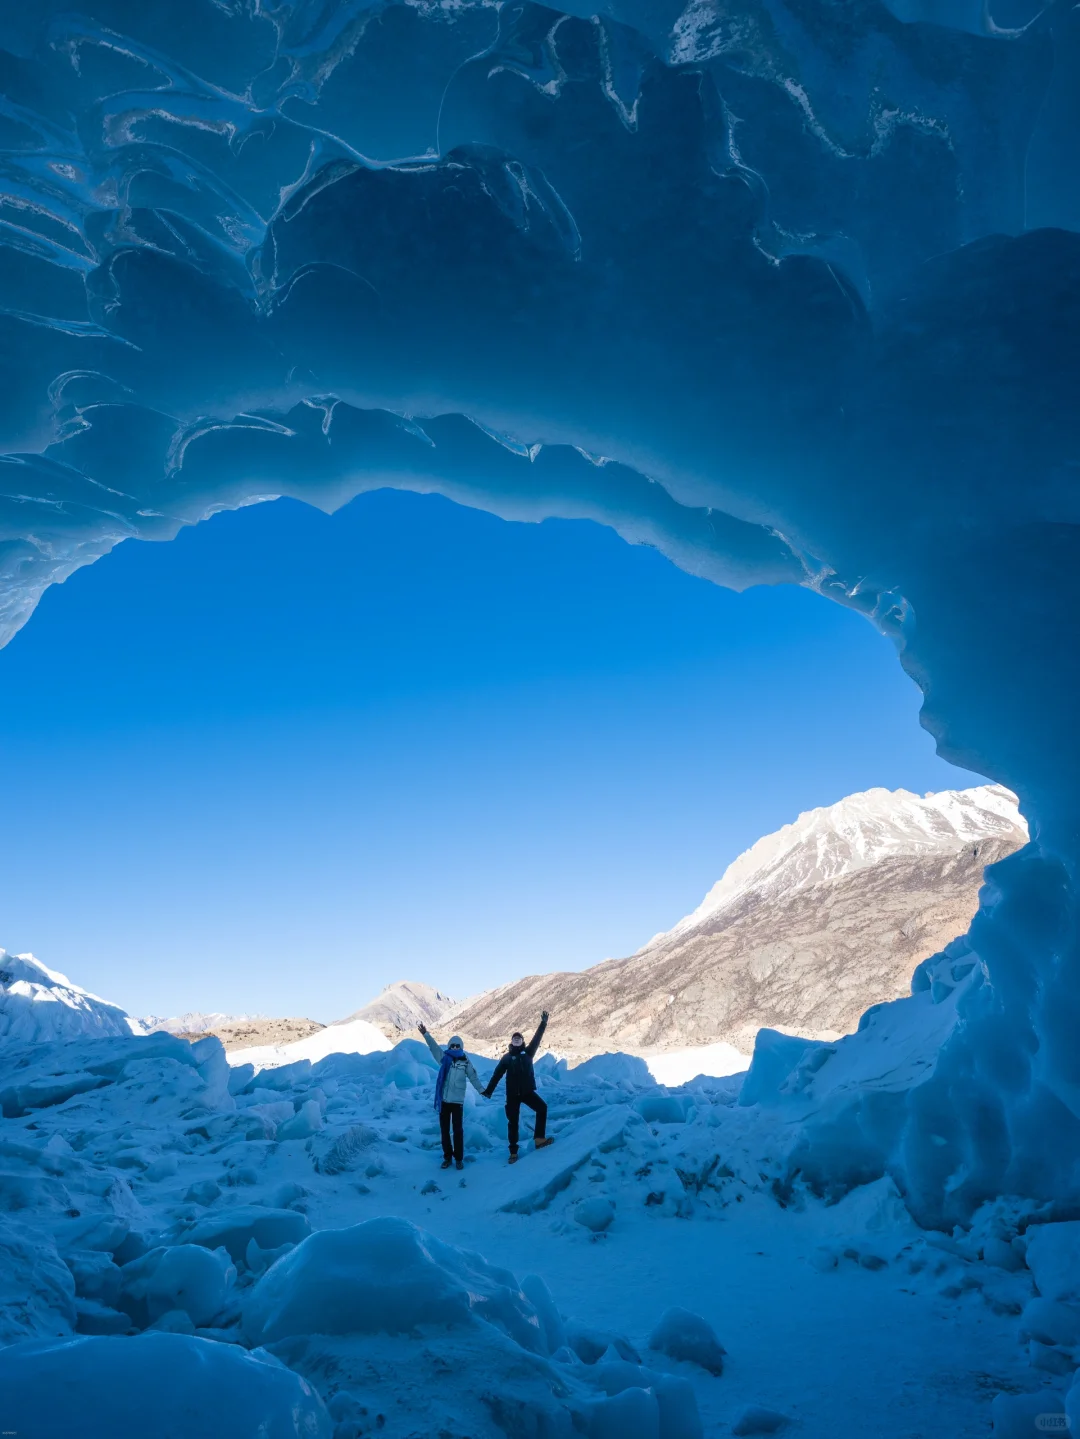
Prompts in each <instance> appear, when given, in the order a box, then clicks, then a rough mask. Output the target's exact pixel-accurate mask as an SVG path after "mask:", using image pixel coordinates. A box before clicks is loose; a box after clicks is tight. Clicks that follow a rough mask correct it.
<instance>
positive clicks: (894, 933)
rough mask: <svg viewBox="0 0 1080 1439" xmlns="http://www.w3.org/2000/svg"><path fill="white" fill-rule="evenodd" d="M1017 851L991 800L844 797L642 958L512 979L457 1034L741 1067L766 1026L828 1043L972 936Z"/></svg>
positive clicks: (791, 828)
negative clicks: (725, 1047)
mask: <svg viewBox="0 0 1080 1439" xmlns="http://www.w3.org/2000/svg"><path fill="white" fill-rule="evenodd" d="M1026 839H1027V829H1026V826H1025V824H1024V821H1023V818H1022V817H1021V816H1020V814H1019V812H1018V810H1017V808H1016V801H1015V798H1014V796H1013V795H1011V794H1010V793H1009V791H1008V790H1005V789H1003V788H1001V787H1000V786H997V785H986V786H981V787H979V788H977V789H970V790H962V791H956V790H948V791H944V792H942V793H940V794H931V795H926V796H925V797H922V798H920V797H919V796H917V795H913V794H910V793H908V792H907V791H905V790H897V791H895V792H890V791H888V790H883V789H875V790H868V791H867V792H866V793H864V794H856V795H850V796H849V797H848V798H847V799H844V800H841V801H840V802H839V803H838V804H835V805H830V806H828V807H826V808H822V809H816V810H811V811H809V812H808V813H807V814H803V815H800V816H799V818H798V820H797V821H796V822H795V823H794V824H790V825H785V826H784V828H783V829H781V830H778V831H777V832H776V833H775V834H772V835H767V836H765V838H763V839H761V840H759V841H758V842H757V843H756V844H755V845H753V846H752V848H750V849H749V850H747V851H746V852H745V853H744V854H742V855H740V856H739V858H738V859H736V860H735V861H734V862H733V863H732V864H731V865H730V866H729V867H728V869H727V871H726V872H725V874H724V876H723V878H722V879H721V880H720V881H719V883H718V884H716V885H715V886H714V887H713V889H712V890H711V891H710V892H709V894H708V895H707V896H706V898H705V900H704V901H703V902H702V904H701V905H699V906H698V908H697V909H696V910H695V911H694V912H693V913H692V914H690V915H688V916H687V917H686V918H685V919H683V920H680V922H679V923H678V924H677V925H675V926H674V928H673V929H671V930H669V931H667V932H666V933H663V934H659V935H657V936H655V938H653V939H652V940H650V941H649V943H648V944H647V945H645V946H644V948H643V949H641V950H639V951H638V952H637V953H636V954H634V955H631V956H630V957H628V958H626V959H612V960H606V961H605V962H604V963H603V964H598V965H595V966H594V967H592V968H591V969H587V970H584V971H582V972H581V973H577V974H568V973H556V974H547V975H536V976H530V977H528V978H526V979H522V980H518V981H516V982H515V983H513V984H509V985H505V986H503V987H502V988H501V989H498V990H494V991H492V992H491V993H490V994H487V995H483V996H481V997H480V998H479V999H478V1000H477V1001H476V1002H474V1003H472V1004H469V1005H466V1006H465V1007H463V1008H462V1009H460V1010H459V1011H458V1012H457V1013H456V1014H455V1018H454V1023H455V1026H456V1027H457V1028H458V1029H460V1030H461V1032H462V1033H463V1034H464V1035H465V1036H466V1039H467V1041H468V1042H469V1043H471V1044H472V1045H474V1046H476V1047H477V1048H481V1049H483V1048H490V1047H491V1046H492V1045H498V1044H501V1043H503V1042H504V1041H505V1039H506V1037H507V1036H508V1035H509V1033H510V1032H511V1030H512V1029H514V1028H515V1027H517V1026H519V1025H524V1024H527V1023H528V1021H529V1017H530V1016H531V1015H533V1014H539V1012H540V1010H541V1009H542V1008H546V1009H549V1010H550V1011H551V1013H552V1021H551V1025H550V1026H549V1029H548V1042H549V1043H550V1044H551V1046H552V1048H553V1049H555V1050H558V1051H560V1052H565V1053H567V1054H571V1055H575V1054H586V1053H595V1052H596V1051H597V1049H604V1048H608V1047H610V1048H615V1047H620V1048H623V1049H650V1048H676V1047H682V1046H688V1045H703V1044H714V1043H719V1042H723V1043H728V1044H731V1045H734V1046H735V1047H736V1048H737V1049H739V1050H741V1051H743V1052H744V1053H749V1051H750V1050H751V1049H752V1047H753V1040H754V1035H755V1034H756V1032H757V1030H758V1029H760V1028H761V1027H762V1026H766V1027H769V1028H779V1029H784V1030H788V1031H790V1032H793V1033H798V1034H804V1035H808V1036H811V1037H815V1038H832V1037H834V1036H836V1035H838V1034H843V1033H847V1032H849V1031H850V1030H852V1029H854V1028H855V1027H856V1026H857V1024H858V1021H859V1017H860V1015H861V1014H862V1013H863V1012H864V1011H865V1010H866V1009H867V1008H868V1007H869V1006H870V1005H871V1004H875V1003H878V1002H880V1001H882V1000H889V999H895V998H898V997H899V996H900V995H902V994H906V993H908V992H909V987H910V980H911V973H912V970H913V969H914V968H915V966H916V964H918V963H919V961H920V960H922V959H925V958H926V957H927V956H928V955H931V954H934V953H936V952H937V951H938V950H939V949H941V948H942V947H943V946H944V945H945V944H947V943H948V942H949V941H950V940H951V939H953V938H955V937H956V936H957V935H958V934H961V933H963V931H964V930H965V929H966V928H967V926H968V923H969V921H970V919H971V916H972V914H973V913H974V911H975V909H976V907H977V903H978V892H979V888H980V885H981V884H982V874H983V869H984V868H985V866H986V865H987V864H991V863H993V862H994V861H995V860H998V859H1003V858H1004V857H1005V856H1006V855H1007V854H1010V853H1011V852H1012V851H1013V850H1015V849H1017V848H1019V846H1020V845H1022V844H1024V843H1025V842H1026Z"/></svg>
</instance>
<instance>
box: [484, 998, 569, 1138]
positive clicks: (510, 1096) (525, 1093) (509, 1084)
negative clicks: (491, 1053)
mask: <svg viewBox="0 0 1080 1439" xmlns="http://www.w3.org/2000/svg"><path fill="white" fill-rule="evenodd" d="M547 1022H548V1012H547V1010H546V1009H545V1010H544V1011H543V1013H542V1014H541V1016H540V1028H539V1029H538V1030H537V1031H536V1033H535V1034H534V1035H533V1037H532V1039H530V1040H529V1042H528V1044H526V1043H525V1038H524V1035H522V1034H521V1032H520V1031H519V1030H515V1031H514V1033H513V1034H512V1035H511V1036H510V1048H509V1049H508V1050H507V1051H506V1053H505V1054H504V1055H503V1057H502V1059H500V1060H499V1062H498V1064H497V1065H496V1066H495V1073H494V1074H493V1075H492V1076H491V1078H490V1079H489V1080H488V1084H487V1088H486V1089H485V1090H484V1094H485V1095H486V1097H487V1098H488V1099H490V1098H491V1096H492V1094H494V1092H495V1090H496V1089H497V1088H498V1085H499V1080H500V1079H502V1077H503V1075H504V1074H505V1076H506V1119H507V1129H508V1131H509V1138H510V1163H511V1164H516V1163H517V1157H518V1120H519V1119H520V1116H521V1106H522V1105H523V1104H524V1105H526V1106H527V1107H528V1108H529V1109H531V1110H532V1112H533V1113H534V1114H535V1115H536V1127H535V1130H534V1132H533V1139H534V1142H535V1144H536V1147H537V1149H545V1148H546V1147H547V1146H548V1145H549V1144H553V1143H554V1140H551V1139H548V1138H547V1105H546V1104H545V1103H544V1101H543V1100H542V1099H541V1098H540V1096H539V1095H538V1094H537V1092H536V1076H535V1074H533V1060H534V1059H535V1058H536V1051H537V1050H538V1049H539V1048H540V1041H541V1040H542V1039H543V1037H544V1030H545V1029H547Z"/></svg>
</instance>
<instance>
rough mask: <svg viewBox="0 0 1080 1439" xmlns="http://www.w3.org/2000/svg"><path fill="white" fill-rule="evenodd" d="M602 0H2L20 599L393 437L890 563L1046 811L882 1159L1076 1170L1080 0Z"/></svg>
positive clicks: (7, 389)
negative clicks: (128, 541) (570, 10)
mask: <svg viewBox="0 0 1080 1439" xmlns="http://www.w3.org/2000/svg"><path fill="white" fill-rule="evenodd" d="M591 11H592V5H591V4H590V5H589V6H582V7H581V8H580V12H579V13H576V14H573V15H570V14H564V13H562V12H559V11H555V10H550V9H545V8H541V7H539V6H536V5H532V4H517V5H513V6H511V5H503V6H499V5H491V4H482V3H470V0H461V3H455V4H446V5H435V4H424V3H411V4H382V5H366V4H364V3H361V0H318V3H317V0H293V3H279V4H276V5H274V4H271V3H268V0H154V2H153V3H150V4H147V3H146V0H89V3H87V4H86V5H84V6H83V7H82V9H81V10H80V12H79V13H78V14H75V13H73V12H72V11H71V10H70V9H69V8H68V5H67V4H66V0H65V3H61V0H36V3H34V4H27V5H22V6H14V5H11V6H5V7H3V9H2V10H0V91H2V99H0V335H2V344H0V366H2V372H0V396H2V401H0V451H2V452H3V453H2V456H0V458H2V470H0V473H2V475H3V482H2V484H0V526H2V529H0V586H2V594H0V622H2V624H3V632H4V634H5V635H10V633H12V632H13V631H14V629H15V628H17V627H18V625H19V624H21V623H22V622H23V621H24V620H25V618H26V616H27V615H28V613H29V612H30V610H31V609H32V607H33V604H34V603H35V601H36V598H37V597H38V595H39V594H40V592H41V590H42V589H43V588H44V587H45V586H46V585H47V584H49V583H51V582H53V581H54V580H56V579H59V578H62V577H63V576H64V575H66V574H67V573H70V571H71V570H72V569H73V568H74V567H76V566H78V565H80V564H83V563H86V562H88V561H89V560H92V559H94V558H96V557H97V556H98V555H100V554H101V553H103V552H104V551H106V550H108V549H109V548H110V547H111V546H112V545H113V544H115V543H116V542H117V541H118V540H119V539H121V538H123V537H125V536H129V535H135V534H138V535H143V536H146V537H157V538H168V537H170V536H171V535H173V534H174V533H175V532H176V530H177V528H178V527H179V526H180V525H181V524H184V523H190V522H192V521H194V520H196V519H198V518H200V517H202V516H205V515H206V514H208V513H211V512H212V511H213V510H214V509H217V508H221V507H223V506H235V505H239V504H242V503H246V502H249V501H251V500H253V499H259V498H264V497H267V496H270V495H278V494H291V495H296V496H299V497H302V498H306V499H308V500H310V501H312V502H313V503H317V504H319V505H322V506H324V507H326V508H332V507H333V506H335V505H337V504H340V503H342V502H343V501H344V500H345V499H347V498H349V497H351V496H352V495H354V494H356V493H358V492H359V491H360V490H363V489H365V488H370V487H373V486H378V485H385V484H393V485H398V486H408V487H412V488H419V489H437V490H440V491H442V492H444V493H447V494H449V495H451V496H453V497H455V498H458V499H461V500H463V501H465V502H467V503H471V504H476V505H481V506H484V507H486V508H489V509H492V510H495V511H497V512H498V513H501V514H505V515H509V516H516V517H533V518H539V517H542V516H545V515H552V514H558V515H570V516H572V515H590V516H593V517H595V518H598V519H601V520H603V521H605V522H607V523H609V524H612V525H614V526H615V527H616V528H617V529H618V530H619V531H620V533H622V534H624V535H625V536H626V537H627V538H628V539H631V540H634V541H647V542H649V543H653V544H656V545H658V546H659V547H660V548H662V549H663V550H664V551H665V552H666V553H667V554H669V555H670V556H671V557H672V558H673V559H674V560H675V561H676V562H677V563H679V564H681V565H683V566H685V567H686V568H687V569H690V570H693V571H695V572H697V573H701V574H704V575H707V576H709V577H711V578H713V579H716V580H718V581H721V582H724V583H731V584H735V585H745V584H749V583H754V582H758V581H762V580H764V581H771V582H776V581H783V580H794V581H797V582H800V583H804V584H809V585H811V586H813V587H815V588H817V589H818V590H820V591H821V592H822V593H824V594H826V595H829V596H830V597H832V598H835V599H838V600H840V601H841V602H842V603H845V604H849V605H852V606H855V607H857V608H859V609H861V610H863V611H864V612H865V613H867V614H868V615H869V616H870V617H871V618H872V619H873V620H874V622H875V623H877V624H878V625H879V626H880V627H881V628H883V629H884V630H885V631H886V632H887V633H889V634H891V635H893V636H894V637H895V638H896V640H897V643H898V646H899V648H900V650H901V654H902V658H903V662H904V664H905V665H906V666H907V668H908V669H909V671H910V672H911V673H912V674H913V675H914V676H915V677H916V678H917V679H918V681H919V683H920V684H921V686H922V687H923V690H924V692H925V694H926V707H925V710H924V720H925V723H926V724H927V725H928V727H929V728H930V729H931V731H932V732H933V733H934V734H935V736H936V737H937V739H938V743H939V747H940V749H941V751H942V752H943V753H944V754H946V755H947V756H949V757H951V758H955V759H957V760H959V761H961V762H962V763H965V764H967V765H969V766H970V767H972V768H975V769H978V770H981V771H982V772H983V773H985V774H987V775H989V776H991V777H992V778H994V779H996V780H999V781H1001V782H1003V783H1005V784H1007V785H1009V786H1010V787H1011V788H1013V789H1014V790H1016V791H1017V792H1018V793H1019V795H1020V796H1021V800H1022V803H1023V806H1024V809H1025V813H1026V814H1027V815H1028V817H1029V819H1030V820H1031V821H1032V826H1033V833H1034V835H1035V843H1034V844H1033V846H1032V847H1030V848H1029V849H1028V850H1027V851H1025V852H1024V853H1023V854H1022V855H1021V856H1018V857H1015V858H1014V859H1011V860H1009V861H1007V862H1006V864H1005V865H1004V866H1001V867H999V869H998V871H997V872H996V874H995V877H994V883H993V886H992V890H991V893H990V895H989V898H988V901H987V905H986V907H985V908H984V910H983V912H982V914H981V915H980V917H979V919H978V921H977V922H976V926H975V929H974V931H973V941H972V942H973V944H974V947H975V950H976V951H977V955H978V959H979V961H980V965H979V968H978V975H981V974H982V973H983V972H984V971H983V967H984V966H985V973H986V975H987V976H988V978H987V979H986V980H985V981H984V982H982V983H979V984H970V983H969V984H968V987H967V989H966V990H965V996H964V1000H963V1005H962V1006H961V1008H962V1013H961V1016H960V1020H959V1022H958V1027H957V1028H956V1029H955V1031H954V1032H953V1034H952V1037H951V1038H950V1039H949V1041H948V1045H947V1051H946V1053H944V1054H943V1056H942V1058H941V1062H940V1063H939V1064H938V1066H937V1069H936V1070H935V1074H934V1077H933V1078H932V1079H930V1080H928V1081H927V1082H926V1083H925V1084H924V1085H923V1086H922V1088H921V1090H920V1091H919V1093H918V1096H915V1095H914V1094H913V1096H912V1098H911V1100H910V1103H908V1105H907V1107H906V1108H905V1110H904V1112H903V1115H902V1116H901V1118H900V1120H898V1121H897V1124H896V1125H895V1126H894V1131H895V1132H893V1131H890V1136H889V1137H888V1139H887V1141H882V1143H884V1144H885V1148H886V1149H887V1151H888V1153H887V1155H886V1156H885V1160H884V1161H883V1162H888V1163H889V1164H891V1165H892V1166H893V1167H894V1168H895V1169H896V1171H897V1172H898V1173H899V1174H900V1175H901V1177H902V1178H903V1179H904V1181H905V1182H906V1183H907V1184H908V1185H909V1187H910V1188H911V1189H912V1190H913V1192H914V1191H917V1192H918V1193H919V1194H920V1195H922V1196H923V1198H922V1200H921V1201H920V1202H922V1203H923V1205H924V1208H926V1210H927V1212H930V1213H935V1212H937V1213H941V1212H945V1211H946V1210H948V1211H949V1212H953V1211H957V1212H964V1211H965V1210H966V1209H968V1208H970V1206H971V1205H972V1204H974V1203H975V1202H977V1200H978V1199H979V1198H980V1197H981V1196H982V1194H984V1193H988V1192H995V1191H997V1190H999V1189H1001V1188H1002V1187H1006V1188H1020V1189H1025V1190H1028V1191H1030V1192H1040V1193H1042V1192H1045V1193H1050V1194H1055V1195H1061V1194H1064V1193H1072V1192H1074V1191H1075V1190H1076V1188H1077V1178H1078V1175H1077V1163H1078V1156H1080V1120H1078V1115H1080V1051H1078V1049H1077V1047H1076V1046H1075V1044H1074V1042H1073V1036H1074V1035H1075V1033H1076V1032H1077V1022H1078V1020H1080V973H1078V967H1080V966H1078V951H1077V937H1076V920H1077V902H1076V889H1075V883H1076V874H1075V862H1076V857H1077V849H1078V846H1080V837H1078V833H1077V823H1076V815H1077V798H1078V790H1080V773H1078V765H1077V755H1078V752H1077V746H1076V744H1075V741H1074V732H1075V714H1076V701H1077V698H1078V696H1080V675H1078V673H1077V659H1078V648H1077V644H1076V638H1077V624H1076V619H1075V615H1076V612H1077V599H1078V598H1080V596H1078V594H1077V591H1078V590H1080V544H1078V531H1077V528H1076V520H1077V509H1078V503H1077V500H1078V487H1077V486H1078V470H1077V466H1078V463H1080V434H1078V429H1080V407H1078V406H1077V404H1076V395H1077V393H1078V383H1077V382H1078V380H1080V324H1078V320H1080V238H1078V236H1077V235H1076V234H1075V233H1074V229H1076V228H1080V165H1078V164H1077V160H1078V158H1080V156H1078V150H1080V124H1078V121H1080V11H1077V10H1076V9H1075V8H1070V7H1069V6H1068V5H1067V4H1064V3H1058V4H1054V5H1041V4H1039V3H1038V0H979V3H970V0H948V3H945V0H936V3H934V4H933V5H931V4H928V3H922V0H888V3H887V4H884V3H879V0H855V3H852V4H845V5H841V6H837V5H833V4H828V3H825V0H730V3H724V0H690V3H689V5H687V6H686V7H685V8H684V7H682V6H681V5H680V4H679V3H677V0H676V3H665V0H652V3H644V0H616V3H612V4H608V5H606V6H605V7H604V9H603V13H602V14H600V15H599V16H596V15H593V14H591ZM935 1085H936V1086H937V1088H936V1089H935V1088H934V1086H935ZM945 1112H948V1114H950V1115H951V1116H952V1118H951V1119H950V1124H949V1126H948V1133H947V1134H939V1135H938V1138H939V1139H941V1140H942V1143H941V1144H939V1145H937V1146H936V1148H935V1150H934V1164H933V1165H932V1166H929V1167H927V1166H922V1167H921V1168H920V1160H919V1156H920V1155H921V1154H923V1153H924V1151H925V1146H924V1145H922V1146H920V1143H919V1142H917V1141H919V1139H920V1136H922V1137H923V1138H925V1135H926V1133H927V1132H928V1130H927V1126H928V1125H930V1124H931V1123H932V1122H933V1123H936V1122H937V1120H933V1121H931V1120H930V1119H928V1118H927V1114H928V1113H933V1114H935V1115H938V1114H943V1113H945ZM912 1156H914V1157H912Z"/></svg>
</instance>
